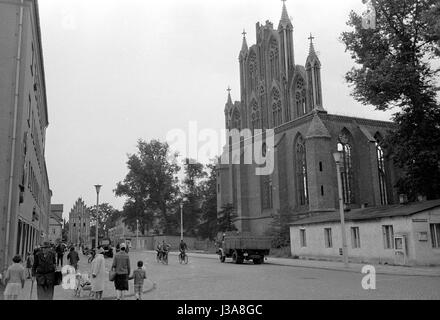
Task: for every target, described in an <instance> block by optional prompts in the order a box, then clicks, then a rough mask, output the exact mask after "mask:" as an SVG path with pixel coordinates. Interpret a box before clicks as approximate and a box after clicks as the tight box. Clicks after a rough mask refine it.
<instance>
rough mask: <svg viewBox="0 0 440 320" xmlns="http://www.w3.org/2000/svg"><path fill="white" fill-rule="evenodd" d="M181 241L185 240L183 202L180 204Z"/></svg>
mask: <svg viewBox="0 0 440 320" xmlns="http://www.w3.org/2000/svg"><path fill="white" fill-rule="evenodd" d="M180 240H183V201H182V202H181V203H180Z"/></svg>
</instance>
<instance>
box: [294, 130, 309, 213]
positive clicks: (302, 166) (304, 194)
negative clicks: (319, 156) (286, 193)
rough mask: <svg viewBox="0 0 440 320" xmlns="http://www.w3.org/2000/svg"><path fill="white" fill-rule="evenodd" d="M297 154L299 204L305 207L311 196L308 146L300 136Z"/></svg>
mask: <svg viewBox="0 0 440 320" xmlns="http://www.w3.org/2000/svg"><path fill="white" fill-rule="evenodd" d="M295 154H296V156H295V162H296V163H295V164H296V178H297V179H296V185H297V195H298V204H299V205H300V206H304V205H307V204H308V203H309V194H308V187H307V161H306V160H307V159H306V145H305V141H304V139H303V137H302V136H298V138H297V139H296V145H295Z"/></svg>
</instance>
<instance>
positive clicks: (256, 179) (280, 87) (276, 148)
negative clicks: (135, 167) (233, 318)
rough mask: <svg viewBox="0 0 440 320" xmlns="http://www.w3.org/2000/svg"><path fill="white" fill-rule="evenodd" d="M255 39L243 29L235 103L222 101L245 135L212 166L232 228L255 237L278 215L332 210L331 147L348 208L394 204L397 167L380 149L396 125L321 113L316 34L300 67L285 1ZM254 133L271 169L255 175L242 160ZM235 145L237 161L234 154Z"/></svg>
mask: <svg viewBox="0 0 440 320" xmlns="http://www.w3.org/2000/svg"><path fill="white" fill-rule="evenodd" d="M305 37H307V36H306V35H305ZM256 38H257V41H256V44H254V45H252V46H251V47H248V44H247V39H246V34H245V33H244V37H243V43H242V48H241V50H240V53H239V66H240V68H239V71H240V91H241V95H240V98H241V100H240V101H235V102H232V98H231V94H230V92H229V94H228V98H227V103H226V105H225V110H224V112H225V126H226V129H229V130H233V129H237V130H238V131H239V132H240V133H243V132H244V129H248V132H251V133H250V135H249V136H248V137H246V136H242V137H241V140H237V139H236V140H235V141H237V142H235V143H234V141H233V139H232V138H228V140H227V141H228V145H227V147H226V148H225V151H224V154H223V156H222V159H223V160H224V159H227V161H221V163H220V164H219V165H218V167H217V169H218V170H217V177H218V178H217V180H218V195H217V200H218V201H217V206H218V211H221V210H222V208H223V207H225V206H226V205H227V204H232V205H233V206H234V208H235V211H236V213H237V215H238V219H237V221H236V226H237V227H238V229H239V230H241V231H250V232H254V233H257V234H263V233H265V232H266V231H267V229H268V228H269V227H270V224H271V222H272V221H273V217H274V216H275V215H278V214H283V215H287V216H289V219H290V220H295V219H297V218H300V217H304V216H308V215H315V214H320V213H325V212H333V211H335V210H336V209H337V208H338V207H339V204H338V183H337V174H336V164H335V161H334V158H333V153H334V152H335V151H337V150H339V151H342V153H343V170H342V173H341V179H342V184H343V197H344V203H345V205H346V206H347V208H360V207H365V206H381V205H387V204H392V203H395V202H397V201H398V196H397V191H396V190H395V189H394V186H395V184H396V181H397V176H398V171H397V169H396V168H395V167H394V166H393V162H392V159H390V157H389V155H388V154H387V150H385V149H384V148H383V147H382V141H383V138H384V136H385V135H386V134H387V131H388V130H392V129H393V126H394V124H393V123H391V122H386V121H375V120H370V119H361V118H356V117H348V116H341V115H335V114H329V113H328V112H327V111H326V110H325V108H324V100H323V96H322V88H321V62H320V60H319V58H318V55H317V54H316V51H315V48H314V43H313V39H314V38H313V37H312V36H310V37H309V40H310V48H309V53H308V56H307V58H306V59H305V64H304V65H298V64H296V63H295V62H296V60H295V55H294V43H293V25H292V22H291V20H290V18H289V15H288V13H287V9H286V6H285V4H284V5H283V9H282V16H281V20H280V23H279V25H278V28H277V29H274V26H273V24H272V23H271V22H269V21H266V24H265V25H261V24H260V23H257V25H256ZM229 91H230V90H229ZM258 129H261V131H259V130H258ZM268 129H271V130H273V136H274V145H273V147H271V146H270V145H266V141H267V140H266V139H267V137H268V136H267V135H268V134H269V133H268V131H267V130H268ZM261 132H262V133H261ZM257 138H259V140H261V147H260V150H261V152H260V153H261V154H262V158H265V157H271V158H273V170H272V171H271V172H270V173H269V174H264V175H257V174H256V168H257V167H260V165H258V164H256V163H255V162H254V163H253V164H245V157H246V155H245V152H244V151H245V147H244V146H245V145H246V144H250V145H251V146H252V148H251V149H250V150H255V148H257V144H256V141H258V139H257ZM259 143H260V142H259ZM237 150H238V152H236V155H238V156H236V157H237V159H232V157H234V151H237ZM257 150H258V149H257ZM238 163H239V164H238Z"/></svg>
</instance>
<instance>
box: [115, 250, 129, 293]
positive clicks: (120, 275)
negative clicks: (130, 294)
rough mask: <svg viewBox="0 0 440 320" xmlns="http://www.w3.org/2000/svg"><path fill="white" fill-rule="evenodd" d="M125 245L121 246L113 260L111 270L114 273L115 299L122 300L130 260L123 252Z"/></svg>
mask: <svg viewBox="0 0 440 320" xmlns="http://www.w3.org/2000/svg"><path fill="white" fill-rule="evenodd" d="M125 249H126V247H125V244H124V243H123V244H121V250H120V251H119V252H118V253H117V254H116V255H115V257H114V258H113V264H112V270H114V271H115V273H116V276H115V289H116V299H117V300H121V299H122V300H123V299H124V291H128V276H129V275H130V258H129V257H128V254H127V253H126V252H125Z"/></svg>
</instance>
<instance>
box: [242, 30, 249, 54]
mask: <svg viewBox="0 0 440 320" xmlns="http://www.w3.org/2000/svg"><path fill="white" fill-rule="evenodd" d="M246 34H247V33H246V30H244V29H243V33H242V35H243V44H242V46H241V52H247V51H248V45H247V41H246Z"/></svg>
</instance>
